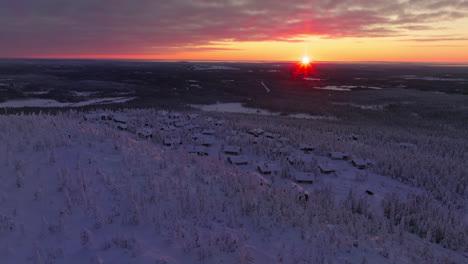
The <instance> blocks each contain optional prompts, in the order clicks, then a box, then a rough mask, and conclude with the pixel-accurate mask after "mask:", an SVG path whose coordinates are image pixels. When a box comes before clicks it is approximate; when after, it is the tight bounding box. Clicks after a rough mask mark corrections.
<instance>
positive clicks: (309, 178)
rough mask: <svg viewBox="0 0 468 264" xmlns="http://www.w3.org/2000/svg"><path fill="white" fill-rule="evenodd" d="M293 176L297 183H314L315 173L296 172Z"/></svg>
mask: <svg viewBox="0 0 468 264" xmlns="http://www.w3.org/2000/svg"><path fill="white" fill-rule="evenodd" d="M292 176H293V178H294V180H295V181H296V182H297V183H310V184H311V183H314V174H313V173H309V172H295V173H293V175H292Z"/></svg>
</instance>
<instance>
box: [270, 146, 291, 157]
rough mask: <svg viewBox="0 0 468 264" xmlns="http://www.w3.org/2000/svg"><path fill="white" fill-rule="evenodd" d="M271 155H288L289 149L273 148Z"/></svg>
mask: <svg viewBox="0 0 468 264" xmlns="http://www.w3.org/2000/svg"><path fill="white" fill-rule="evenodd" d="M270 154H274V155H287V154H289V149H288V148H286V147H282V148H271V149H270Z"/></svg>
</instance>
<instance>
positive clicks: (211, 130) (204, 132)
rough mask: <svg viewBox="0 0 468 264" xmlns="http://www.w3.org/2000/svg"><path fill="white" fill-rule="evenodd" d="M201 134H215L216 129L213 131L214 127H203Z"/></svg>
mask: <svg viewBox="0 0 468 264" xmlns="http://www.w3.org/2000/svg"><path fill="white" fill-rule="evenodd" d="M202 134H203V135H209V136H211V135H214V134H216V131H215V130H214V129H204V130H203V131H202Z"/></svg>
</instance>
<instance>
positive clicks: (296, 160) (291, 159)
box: [286, 155, 305, 165]
mask: <svg viewBox="0 0 468 264" xmlns="http://www.w3.org/2000/svg"><path fill="white" fill-rule="evenodd" d="M286 161H288V163H289V164H290V165H295V164H304V162H305V161H304V159H303V158H302V157H296V156H293V155H291V156H287V157H286Z"/></svg>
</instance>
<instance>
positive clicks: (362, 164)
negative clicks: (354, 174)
mask: <svg viewBox="0 0 468 264" xmlns="http://www.w3.org/2000/svg"><path fill="white" fill-rule="evenodd" d="M351 163H352V164H353V166H355V167H357V168H358V169H360V170H362V169H365V168H366V167H367V166H369V165H370V164H371V163H370V162H369V161H368V160H365V159H353V160H351Z"/></svg>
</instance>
